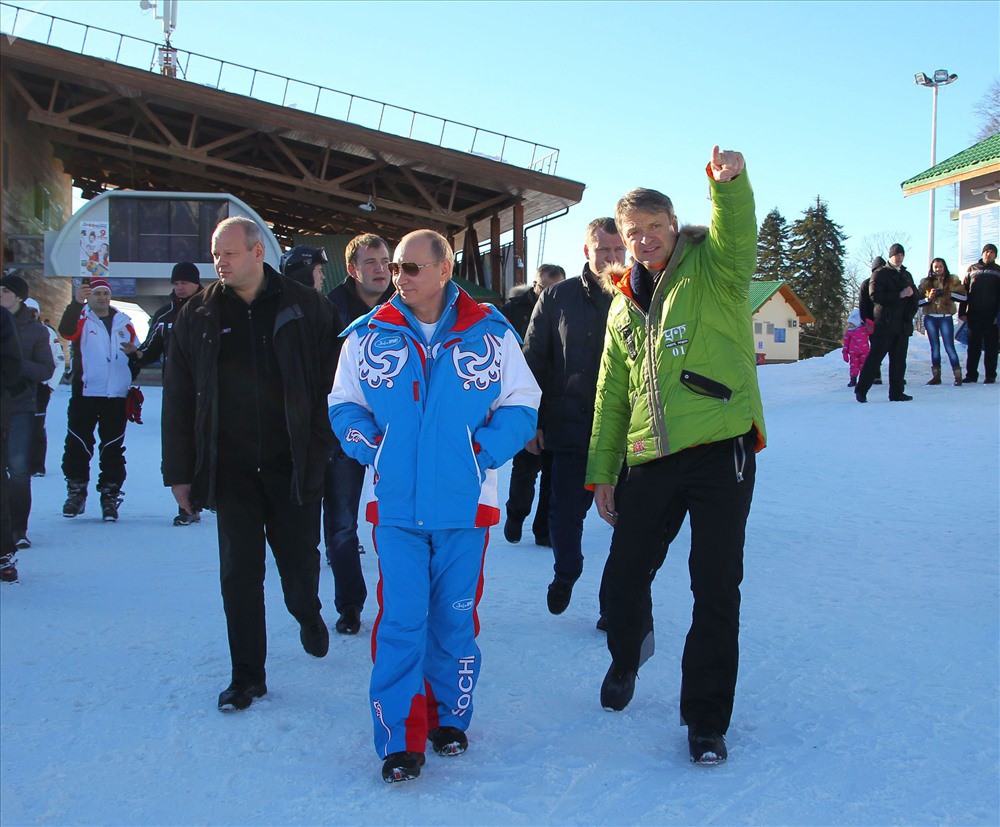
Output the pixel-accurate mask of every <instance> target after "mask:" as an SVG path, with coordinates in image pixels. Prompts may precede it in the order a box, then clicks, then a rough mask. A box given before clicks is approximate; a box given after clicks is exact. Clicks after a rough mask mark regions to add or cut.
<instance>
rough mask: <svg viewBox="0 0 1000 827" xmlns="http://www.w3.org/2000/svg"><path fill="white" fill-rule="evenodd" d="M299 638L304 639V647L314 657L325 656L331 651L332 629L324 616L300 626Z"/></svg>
mask: <svg viewBox="0 0 1000 827" xmlns="http://www.w3.org/2000/svg"><path fill="white" fill-rule="evenodd" d="M299 640H300V641H302V648H303V649H305V650H306V652H307V653H308V654H310V655H312V656H313V657H314V658H325V657H326V653H327V652H329V651H330V630H329V629H327V628H326V623H324V622H323V618H322V617H317V618H316V620H313V621H312V622H310V623H303V624H302V625H301V626H300V627H299Z"/></svg>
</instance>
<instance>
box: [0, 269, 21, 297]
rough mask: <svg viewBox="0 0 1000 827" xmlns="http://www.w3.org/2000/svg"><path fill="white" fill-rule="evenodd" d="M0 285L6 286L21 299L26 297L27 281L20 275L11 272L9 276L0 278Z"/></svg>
mask: <svg viewBox="0 0 1000 827" xmlns="http://www.w3.org/2000/svg"><path fill="white" fill-rule="evenodd" d="M0 287H6V288H7V289H8V290H10V292H11V293H13V294H14V295H15V296H17V297H18V298H19V299H20V300H21V301H24V300H25V299H26V298H28V282H26V281H25V280H24V279H22V278H21V277H20V276H16V275H14V274H11V275H9V276H4V277H3V278H2V279H0Z"/></svg>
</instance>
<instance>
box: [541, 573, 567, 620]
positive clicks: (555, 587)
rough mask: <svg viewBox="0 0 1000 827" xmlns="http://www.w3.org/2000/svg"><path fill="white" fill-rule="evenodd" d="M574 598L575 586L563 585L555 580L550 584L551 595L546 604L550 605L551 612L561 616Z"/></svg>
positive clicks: (547, 597)
mask: <svg viewBox="0 0 1000 827" xmlns="http://www.w3.org/2000/svg"><path fill="white" fill-rule="evenodd" d="M572 597H573V584H572V583H562V582H560V581H559V580H553V581H552V582H551V583H549V593H548V595H547V596H546V602H547V603H548V604H549V611H550V612H551V613H552V614H554V615H561V614H562V613H563V612H565V611H566V609H567V607H568V606H569V601H570V599H571V598H572Z"/></svg>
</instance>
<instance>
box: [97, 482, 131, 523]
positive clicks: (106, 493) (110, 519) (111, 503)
mask: <svg viewBox="0 0 1000 827" xmlns="http://www.w3.org/2000/svg"><path fill="white" fill-rule="evenodd" d="M97 490H98V491H100V492H101V518H102V519H103V520H104V522H106V523H116V522H118V506H120V505H121V504H122V500H123V499H124V498H125V496H124V494H123V493H122V486H121V483H120V482H106V483H104V484H103V485H99V486H97Z"/></svg>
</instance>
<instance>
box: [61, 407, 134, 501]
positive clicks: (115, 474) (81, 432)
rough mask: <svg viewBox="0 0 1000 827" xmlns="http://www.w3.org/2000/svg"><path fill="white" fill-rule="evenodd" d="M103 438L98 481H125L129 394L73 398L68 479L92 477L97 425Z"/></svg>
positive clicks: (65, 468)
mask: <svg viewBox="0 0 1000 827" xmlns="http://www.w3.org/2000/svg"><path fill="white" fill-rule="evenodd" d="M95 427H96V428H97V435H98V437H99V438H100V440H101V443H100V446H99V447H98V451H99V455H100V460H99V461H100V468H101V472H100V476H99V477H98V478H97V484H98V485H99V486H100V485H103V484H104V483H117V484H118V485H121V484H122V483H123V482H125V397H118V396H79V395H77V394H73V396H71V397H70V400H69V411H68V413H67V422H66V447H65V448H64V449H63V460H62V472H63V476H65V477H66V479H67V480H78V481H80V482H87V481H89V480H90V460H91V459H92V458H93V456H94V428H95Z"/></svg>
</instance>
